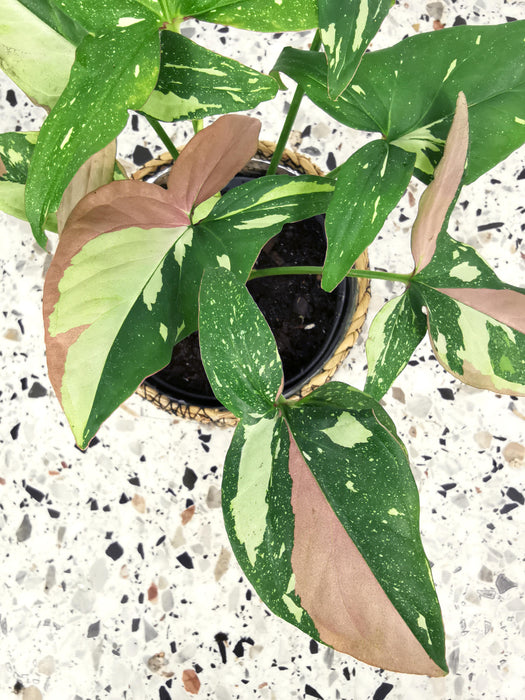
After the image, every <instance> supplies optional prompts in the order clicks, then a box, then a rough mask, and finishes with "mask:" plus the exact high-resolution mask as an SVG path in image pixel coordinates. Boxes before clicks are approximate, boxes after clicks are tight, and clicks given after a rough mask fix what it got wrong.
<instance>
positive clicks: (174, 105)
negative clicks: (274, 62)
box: [142, 32, 277, 122]
mask: <svg viewBox="0 0 525 700" xmlns="http://www.w3.org/2000/svg"><path fill="white" fill-rule="evenodd" d="M276 92H277V83H276V81H275V80H274V79H273V78H271V77H269V76H267V75H262V74H261V73H258V72H257V71H255V70H253V69H252V68H248V66H244V65H242V63H239V62H238V61H234V60H232V59H230V58H225V57H224V56H220V55H219V54H216V53H214V52H213V51H209V50H208V49H205V48H204V47H202V46H199V45H198V44H196V43H195V42H193V41H190V39H187V38H186V37H184V36H182V35H181V34H174V33H173V32H162V34H161V64H160V73H159V80H158V82H157V85H156V87H155V90H154V91H153V92H152V94H151V96H150V97H149V99H148V101H147V102H146V104H145V105H144V107H143V108H142V111H144V112H146V113H147V114H150V115H151V116H153V117H155V118H156V119H160V120H161V121H165V122H171V121H176V120H178V119H203V118H204V117H207V116H210V115H213V114H225V113H228V112H238V111H240V110H247V109H252V108H253V107H256V106H257V105H258V104H259V103H260V102H263V101H265V100H270V99H272V97H274V96H275V93H276Z"/></svg>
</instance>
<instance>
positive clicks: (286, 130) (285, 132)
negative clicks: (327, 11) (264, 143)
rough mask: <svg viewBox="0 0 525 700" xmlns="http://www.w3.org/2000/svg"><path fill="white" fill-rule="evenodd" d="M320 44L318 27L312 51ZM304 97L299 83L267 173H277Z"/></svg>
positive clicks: (317, 48)
mask: <svg viewBox="0 0 525 700" xmlns="http://www.w3.org/2000/svg"><path fill="white" fill-rule="evenodd" d="M320 46H321V32H320V31H319V29H318V30H317V31H316V33H315V36H314V38H313V41H312V45H311V46H310V51H319V47H320ZM303 97H304V90H303V88H302V87H300V86H299V85H298V86H297V88H296V89H295V93H294V96H293V98H292V102H291V104H290V109H289V110H288V114H287V115H286V119H285V120H284V124H283V128H282V131H281V135H280V136H279V140H278V141H277V145H276V147H275V151H274V153H273V156H272V160H271V161H270V165H269V167H268V170H267V172H266V174H267V175H275V173H276V171H277V166H278V165H279V161H280V160H281V156H282V155H283V151H284V149H285V146H286V142H287V141H288V137H289V136H290V132H291V130H292V126H293V124H294V121H295V118H296V116H297V112H298V111H299V105H300V104H301V100H302V99H303Z"/></svg>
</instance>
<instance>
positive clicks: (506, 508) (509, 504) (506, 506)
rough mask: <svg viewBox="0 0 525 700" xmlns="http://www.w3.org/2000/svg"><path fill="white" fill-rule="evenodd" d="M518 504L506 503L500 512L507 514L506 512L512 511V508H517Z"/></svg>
mask: <svg viewBox="0 0 525 700" xmlns="http://www.w3.org/2000/svg"><path fill="white" fill-rule="evenodd" d="M517 507H518V504H517V503H506V504H505V505H504V506H503V508H501V509H500V511H499V512H500V514H501V515H505V514H506V513H510V511H511V510H514V508H517Z"/></svg>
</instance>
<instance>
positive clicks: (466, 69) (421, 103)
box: [274, 21, 525, 184]
mask: <svg viewBox="0 0 525 700" xmlns="http://www.w3.org/2000/svg"><path fill="white" fill-rule="evenodd" d="M524 39H525V21H516V22H508V23H506V24H501V25H495V26H484V27H478V26H461V27H451V28H447V29H442V30H440V31H437V32H427V33H424V34H418V35H417V36H413V37H409V38H408V39H404V40H403V41H401V42H400V43H398V44H396V45H395V46H392V47H390V48H387V49H383V50H380V51H371V52H370V53H366V54H365V55H364V56H363V59H362V61H361V64H360V66H359V68H358V69H357V72H356V73H355V75H354V78H353V80H352V82H351V84H350V85H349V86H348V88H347V89H346V90H344V92H343V93H342V94H341V95H340V97H339V98H338V99H337V100H336V101H334V100H331V99H330V98H329V97H328V95H327V91H326V82H327V71H328V69H327V65H326V60H325V58H324V57H323V56H322V55H320V54H317V53H315V52H305V51H299V50H297V49H292V48H286V49H284V51H283V53H282V54H281V56H280V57H279V59H278V61H277V63H276V66H275V69H274V70H277V71H282V72H283V73H286V74H287V75H289V76H290V77H291V78H293V79H294V80H295V81H296V82H298V83H299V84H300V85H301V86H302V87H303V88H304V89H305V90H306V94H307V95H308V97H310V99H311V100H312V101H313V102H315V104H317V105H318V106H319V107H321V108H322V109H324V110H325V111H326V112H328V114H330V115H331V116H333V117H334V118H335V119H337V120H339V121H340V122H342V123H343V124H346V125H348V126H351V127H353V128H356V129H362V130H364V131H373V132H374V131H379V132H381V133H382V134H383V136H384V137H385V139H386V140H387V141H389V142H390V143H394V144H395V145H397V146H399V147H400V148H403V149H405V150H407V151H410V152H412V153H415V154H416V174H417V176H418V177H419V178H420V179H422V180H423V181H424V182H429V180H430V178H431V176H432V173H433V170H434V167H435V166H436V164H437V163H438V162H439V160H440V158H441V155H442V153H443V145H444V143H445V138H446V135H447V133H448V131H449V128H450V124H451V122H452V118H453V115H454V107H455V103H456V97H457V95H458V93H459V92H464V93H465V95H466V97H467V103H468V107H469V119H470V135H471V146H470V152H469V162H468V165H467V169H466V172H465V184H469V183H471V182H473V181H474V180H475V179H476V178H478V177H479V176H480V175H481V174H483V173H484V172H486V171H487V170H490V168H492V167H493V166H494V165H496V164H497V163H499V162H500V161H502V160H504V159H505V158H506V157H507V156H508V155H509V154H510V153H512V151H514V150H515V149H517V148H519V146H521V145H522V144H523V143H524V141H525V112H524V105H525V48H524V47H525V43H524ZM422 66H424V70H423V69H422ZM480 66H483V70H480V68H479V67H480Z"/></svg>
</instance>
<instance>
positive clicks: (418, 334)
mask: <svg viewBox="0 0 525 700" xmlns="http://www.w3.org/2000/svg"><path fill="white" fill-rule="evenodd" d="M426 330H427V327H426V317H425V315H424V314H423V312H422V311H421V310H420V309H419V310H418V309H417V307H415V308H414V306H413V305H412V302H411V299H410V292H409V291H407V292H405V293H404V294H403V295H402V296H399V297H396V298H395V299H392V300H391V301H389V302H388V303H387V304H385V305H384V306H383V308H382V309H381V310H380V311H379V313H378V314H377V315H376V316H375V317H374V320H373V321H372V325H371V326H370V332H369V334H368V339H367V341H366V357H367V361H368V374H367V377H366V384H365V388H364V391H365V392H366V393H367V394H370V396H373V397H374V398H375V399H377V400H378V401H379V399H380V398H381V397H382V396H384V395H385V394H386V392H387V391H388V389H389V388H390V386H391V385H392V383H393V381H394V380H395V379H396V377H398V376H399V374H401V372H402V371H403V370H404V368H405V367H406V365H407V362H408V361H409V360H410V358H411V357H412V354H413V352H414V350H415V349H416V348H417V346H418V345H419V343H420V342H421V340H422V339H423V337H424V336H425V333H426Z"/></svg>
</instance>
